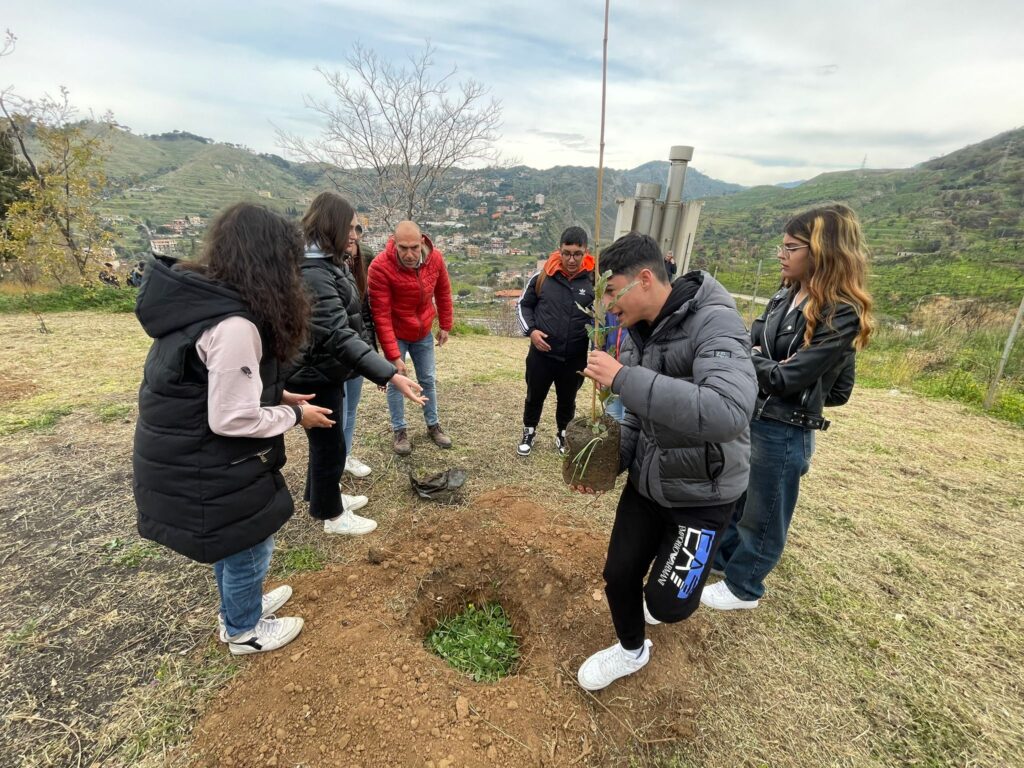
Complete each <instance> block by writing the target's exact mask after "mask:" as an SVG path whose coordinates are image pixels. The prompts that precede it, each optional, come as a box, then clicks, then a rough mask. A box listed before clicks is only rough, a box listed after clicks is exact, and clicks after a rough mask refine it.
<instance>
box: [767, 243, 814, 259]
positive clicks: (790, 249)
mask: <svg viewBox="0 0 1024 768" xmlns="http://www.w3.org/2000/svg"><path fill="white" fill-rule="evenodd" d="M809 247H810V246H809V245H807V243H801V244H800V245H793V244H792V243H783V244H782V245H777V246H775V255H776V256H781V255H782V252H783V251H785V252H786V255H787V256H789V255H790V254H793V253H796V252H797V251H802V250H803V249H804V248H809Z"/></svg>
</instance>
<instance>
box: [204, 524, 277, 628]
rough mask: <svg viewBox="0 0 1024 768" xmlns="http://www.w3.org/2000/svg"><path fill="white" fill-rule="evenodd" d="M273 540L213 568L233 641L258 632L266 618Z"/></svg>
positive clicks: (223, 614)
mask: <svg viewBox="0 0 1024 768" xmlns="http://www.w3.org/2000/svg"><path fill="white" fill-rule="evenodd" d="M273 552H274V537H273V536H270V537H268V538H266V539H264V540H263V541H261V542H260V543H259V544H256V545H255V546H252V547H249V548H248V549H243V550H242V551H241V552H237V553H236V554H234V555H229V556H228V557H225V558H224V559H223V560H218V561H217V562H216V563H214V564H213V574H214V576H216V578H217V591H218V592H220V616H221V618H222V619H224V624H225V625H226V626H227V630H228V636H229V637H234V636H235V635H239V634H241V633H242V632H248V631H249V630H250V629H253V628H255V626H256V624H257V622H259V620H260V616H261V615H262V614H263V577H264V576H266V575H267V569H268V568H269V567H270V556H271V555H272V554H273Z"/></svg>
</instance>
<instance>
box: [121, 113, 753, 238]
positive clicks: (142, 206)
mask: <svg viewBox="0 0 1024 768" xmlns="http://www.w3.org/2000/svg"><path fill="white" fill-rule="evenodd" d="M110 143H111V151H110V155H109V158H108V161H107V175H108V178H109V182H110V189H109V192H108V195H107V196H106V200H105V212H106V213H108V214H110V215H114V216H126V217H130V219H133V220H141V221H146V222H148V223H149V224H150V226H153V227H156V226H158V225H160V224H163V223H166V222H169V221H171V220H173V219H175V218H180V217H183V216H202V217H204V218H208V217H210V216H212V215H213V214H214V213H215V212H216V211H218V210H220V209H221V208H223V207H224V206H226V205H229V204H231V203H234V202H238V201H240V200H249V201H258V202H261V203H264V204H266V205H268V206H271V207H273V208H276V209H278V210H280V211H282V212H286V211H291V212H297V211H300V210H302V209H303V208H304V207H305V204H306V202H307V201H308V200H309V199H310V198H311V197H312V196H313V195H315V194H316V193H317V192H318V191H320V190H322V189H329V188H331V187H330V184H329V183H328V182H326V180H325V179H324V178H323V176H322V174H321V172H320V170H319V169H318V168H317V167H316V166H312V165H309V164H304V163H293V162H289V161H287V160H284V159H283V158H281V157H278V156H276V155H270V154H256V153H253V152H251V151H249V150H247V149H245V148H242V147H238V146H234V145H231V144H222V143H217V142H214V141H213V140H211V139H207V138H204V137H202V136H198V135H195V134H191V133H186V132H181V131H174V132H171V133H165V134H161V135H158V136H137V135H134V134H132V133H129V132H127V131H120V130H118V131H114V132H113V134H112V135H111V140H110ZM666 151H667V148H666ZM668 165H669V164H668V163H667V162H662V161H656V162H650V163H646V164H645V165H642V166H640V167H639V168H635V169H633V170H629V171H619V170H614V169H606V171H605V176H604V188H605V194H604V209H603V212H602V217H603V218H604V226H603V230H604V232H606V233H607V232H609V231H610V229H611V227H612V226H613V225H614V222H615V198H616V197H619V196H623V195H629V194H632V192H633V190H634V188H635V186H636V184H637V183H638V182H657V183H660V184H664V183H665V181H666V178H667V175H668ZM453 175H454V176H455V177H456V178H458V179H459V180H461V181H463V182H465V183H466V184H467V185H472V184H473V183H474V182H476V181H480V180H483V181H486V182H490V183H492V184H496V185H497V186H496V187H495V188H496V189H497V190H498V192H499V194H502V195H504V194H514V195H515V197H516V199H517V201H526V200H532V199H533V197H534V195H536V194H543V195H545V196H546V198H547V203H546V205H547V206H548V207H550V208H552V209H553V212H552V214H551V215H549V216H548V217H547V218H546V219H545V220H544V222H542V225H541V226H540V227H539V228H538V230H537V231H536V232H535V233H534V235H533V237H532V238H531V239H532V240H533V241H535V242H536V243H537V244H538V247H539V248H547V247H548V245H549V244H550V243H551V242H552V241H553V239H557V237H558V235H559V234H560V233H561V230H562V228H564V227H565V226H567V225H568V224H570V223H582V224H584V225H585V226H586V227H587V228H588V229H592V228H593V223H594V222H593V219H594V208H595V198H594V194H595V191H596V186H597V169H596V168H593V167H591V168H584V167H577V166H559V167H556V168H551V169H548V170H536V169H533V168H528V167H526V166H517V167H514V168H511V169H484V170H457V171H455V172H454V174H453ZM489 188H490V187H489ZM741 189H743V187H740V186H739V185H736V184H728V183H725V182H721V181H717V180H715V179H711V178H709V177H707V176H705V175H703V174H702V173H700V171H697V170H696V169H693V168H691V169H689V171H688V172H687V176H686V186H685V189H684V195H685V196H686V197H688V198H695V197H711V196H715V195H722V194H730V193H734V192H737V191H739V190H741ZM354 202H358V201H354ZM476 202H477V201H475V200H468V199H466V200H459V199H458V198H457V197H455V198H452V199H448V200H441V199H439V200H437V201H435V206H434V210H432V211H428V212H424V214H423V216H422V218H423V219H424V220H429V219H432V218H438V217H440V216H442V215H443V210H444V208H445V207H447V206H459V205H460V204H461V205H462V206H463V207H469V206H470V205H472V207H474V208H475V206H476ZM123 234H124V235H125V236H131V237H133V238H134V239H136V240H138V242H137V246H138V247H142V241H141V236H140V235H138V234H137V233H135V231H134V228H133V227H132V226H131V225H130V220H129V224H127V225H126V226H125V227H124V232H123Z"/></svg>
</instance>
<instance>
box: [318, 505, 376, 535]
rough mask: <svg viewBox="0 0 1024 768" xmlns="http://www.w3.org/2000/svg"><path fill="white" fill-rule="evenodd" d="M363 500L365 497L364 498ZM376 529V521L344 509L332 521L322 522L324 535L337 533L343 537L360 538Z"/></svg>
mask: <svg viewBox="0 0 1024 768" xmlns="http://www.w3.org/2000/svg"><path fill="white" fill-rule="evenodd" d="M364 498H365V497H364ZM376 529H377V521H376V520H371V519H370V518H368V517H360V516H359V515H357V514H355V513H354V512H352V510H351V509H346V510H345V511H344V512H342V513H341V514H340V515H338V516H337V517H336V518H334V519H333V520H324V533H338V534H341V535H343V536H362V535H363V534H366V533H370V532H372V531H375V530H376Z"/></svg>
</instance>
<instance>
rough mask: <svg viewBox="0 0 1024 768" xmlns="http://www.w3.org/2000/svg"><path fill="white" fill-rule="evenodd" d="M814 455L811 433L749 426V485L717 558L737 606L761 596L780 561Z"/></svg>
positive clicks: (769, 423) (768, 424) (766, 423)
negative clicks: (801, 489) (769, 576)
mask: <svg viewBox="0 0 1024 768" xmlns="http://www.w3.org/2000/svg"><path fill="white" fill-rule="evenodd" d="M813 453H814V430H811V429H804V428H803V427H797V426H794V425H792V424H784V423H783V422H781V421H773V420H771V419H754V420H753V421H752V422H750V482H749V484H748V485H747V492H746V493H745V494H744V495H743V496H742V497H740V500H739V501H738V502H736V511H735V513H734V515H733V519H732V522H731V523H730V525H729V528H728V530H726V532H725V535H724V536H723V537H722V546H721V547H720V548H719V550H718V555H717V557H716V558H715V568H717V569H719V570H722V571H725V583H726V586H727V587H729V591H730V592H732V593H733V594H734V595H736V597H738V598H739V599H740V600H758V599H760V598H761V596H762V595H764V578H765V577H766V576H767V575H768V574H769V573H771V571H772V569H773V568H774V567H775V566H776V565H778V563H779V560H780V559H781V558H782V550H783V548H784V547H785V546H786V535H787V533H788V532H789V524H790V521H791V520H792V519H793V510H794V509H796V500H797V497H798V496H799V494H800V478H801V477H803V475H805V474H807V470H809V469H810V468H811V456H812V455H813Z"/></svg>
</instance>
